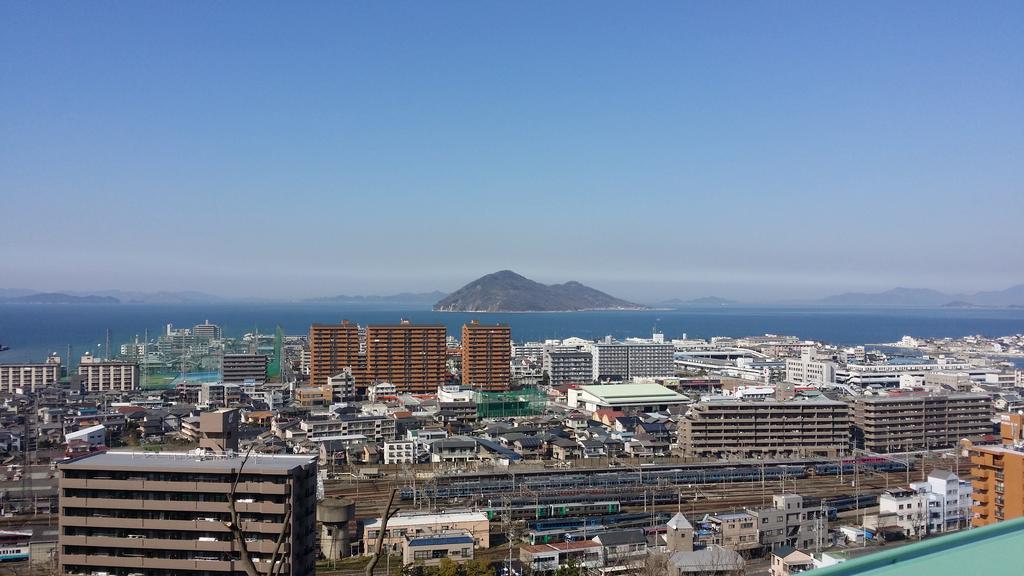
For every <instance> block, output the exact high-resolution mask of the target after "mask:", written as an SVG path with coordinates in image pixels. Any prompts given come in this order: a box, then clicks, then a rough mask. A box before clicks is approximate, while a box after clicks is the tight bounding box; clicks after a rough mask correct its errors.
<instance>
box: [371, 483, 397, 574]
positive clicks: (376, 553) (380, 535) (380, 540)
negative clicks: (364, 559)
mask: <svg viewBox="0 0 1024 576" xmlns="http://www.w3.org/2000/svg"><path fill="white" fill-rule="evenodd" d="M397 493H398V488H392V489H391V496H389V497H388V505H387V508H385V509H384V515H383V516H381V521H380V530H379V531H378V532H377V543H376V544H375V545H374V546H373V557H372V558H370V563H369V564H367V565H366V576H373V571H374V570H375V569H376V568H377V561H378V560H380V552H381V549H382V548H384V535H385V534H386V533H387V531H388V521H389V520H391V517H392V516H394V515H395V514H396V513H397V512H398V508H392V506H394V505H395V494H397Z"/></svg>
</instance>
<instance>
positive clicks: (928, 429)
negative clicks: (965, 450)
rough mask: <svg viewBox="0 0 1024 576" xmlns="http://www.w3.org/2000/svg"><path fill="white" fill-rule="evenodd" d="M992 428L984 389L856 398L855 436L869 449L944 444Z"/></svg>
mask: <svg viewBox="0 0 1024 576" xmlns="http://www.w3.org/2000/svg"><path fill="white" fill-rule="evenodd" d="M991 432H992V400H991V398H989V397H988V396H987V395H985V394H919V393H907V394H899V395H890V396H860V397H857V398H856V399H855V400H854V403H853V436H854V441H855V443H856V444H857V445H858V446H859V447H861V448H863V449H865V450H868V451H871V452H904V451H908V450H930V449H935V448H946V447H950V446H955V445H956V444H957V443H958V442H959V441H960V440H961V439H963V438H968V439H977V438H980V437H982V436H984V435H986V434H990V433H991Z"/></svg>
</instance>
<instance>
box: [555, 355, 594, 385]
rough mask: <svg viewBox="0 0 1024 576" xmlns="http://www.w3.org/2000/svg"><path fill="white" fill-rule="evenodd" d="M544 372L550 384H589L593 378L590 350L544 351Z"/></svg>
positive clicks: (592, 362)
mask: <svg viewBox="0 0 1024 576" xmlns="http://www.w3.org/2000/svg"><path fill="white" fill-rule="evenodd" d="M543 370H544V374H547V377H548V383H549V384H550V385H551V386H561V385H565V384H590V383H592V382H593V380H594V357H593V355H592V354H591V353H590V352H583V351H557V350H547V351H545V352H544V368H543Z"/></svg>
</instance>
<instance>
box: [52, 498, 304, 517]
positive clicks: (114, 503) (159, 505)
mask: <svg viewBox="0 0 1024 576" xmlns="http://www.w3.org/2000/svg"><path fill="white" fill-rule="evenodd" d="M61 504H62V505H63V506H65V507H67V508H91V509H94V510H126V509H127V510H155V511H175V512H197V513H198V512H215V513H223V514H227V513H228V504H227V502H199V501H193V500H130V499H123V498H77V497H65V498H62V499H61ZM235 510H237V511H238V512H239V513H250V514H282V515H283V514H284V513H285V505H284V504H283V503H282V504H275V503H272V502H236V503H235Z"/></svg>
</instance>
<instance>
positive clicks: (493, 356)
mask: <svg viewBox="0 0 1024 576" xmlns="http://www.w3.org/2000/svg"><path fill="white" fill-rule="evenodd" d="M511 362H512V331H511V330H510V329H509V327H508V326H507V325H504V326H502V325H494V326H484V325H482V324H480V323H479V322H477V321H476V320H473V321H472V322H470V323H469V324H463V325H462V384H463V385H465V386H470V387H472V388H474V389H476V390H489V391H502V390H508V388H509V381H510V380H511V377H512V374H511Z"/></svg>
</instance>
